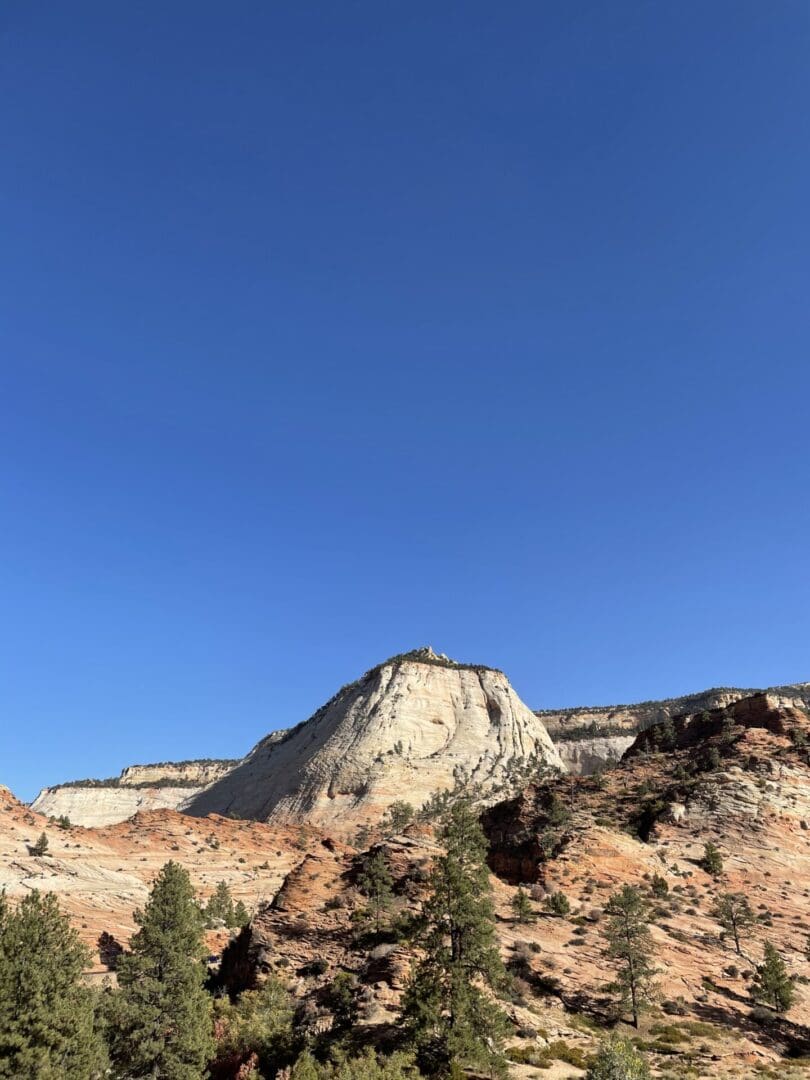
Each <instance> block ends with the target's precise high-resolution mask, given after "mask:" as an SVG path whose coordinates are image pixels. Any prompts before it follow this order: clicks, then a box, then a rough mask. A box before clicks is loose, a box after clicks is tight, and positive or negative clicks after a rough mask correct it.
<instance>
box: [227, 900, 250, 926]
mask: <svg viewBox="0 0 810 1080" xmlns="http://www.w3.org/2000/svg"><path fill="white" fill-rule="evenodd" d="M249 922H250V912H249V911H248V909H247V908H246V907H245V905H244V902H243V901H242V900H237V901H236V903H235V904H234V905H233V922H232V923H231V924H230V925H231V926H237V927H239V928H240V929H241V928H242V927H243V926H247V924H248V923H249Z"/></svg>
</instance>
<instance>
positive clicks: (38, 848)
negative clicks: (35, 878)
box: [29, 833, 48, 856]
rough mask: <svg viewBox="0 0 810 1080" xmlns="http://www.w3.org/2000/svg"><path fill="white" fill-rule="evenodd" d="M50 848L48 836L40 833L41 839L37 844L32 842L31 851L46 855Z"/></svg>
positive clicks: (33, 853) (34, 853)
mask: <svg viewBox="0 0 810 1080" xmlns="http://www.w3.org/2000/svg"><path fill="white" fill-rule="evenodd" d="M47 850H48V837H47V836H46V835H45V833H40V834H39V839H38V840H37V842H36V843H35V844H32V845H31V847H30V848H29V851H30V852H31V854H32V855H38V856H39V855H44V854H45V853H46V851H47Z"/></svg>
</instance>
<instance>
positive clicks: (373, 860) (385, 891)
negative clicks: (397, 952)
mask: <svg viewBox="0 0 810 1080" xmlns="http://www.w3.org/2000/svg"><path fill="white" fill-rule="evenodd" d="M393 883H394V882H393V878H392V877H391V871H390V870H389V869H388V863H387V862H386V861H385V855H384V854H383V852H382V849H379V848H378V849H377V851H375V852H374V853H373V854H372V855H371V856H370V857H369V858H368V859H367V860H366V864H365V866H364V867H363V872H362V873H361V874H360V877H359V878H358V880H357V884H358V886H359V888H360V892H362V893H363V895H364V896H366V897H368V905H367V907H366V910H365V916H366V918H367V919H368V920H369V921H370V922H371V924H372V925H373V927H374V932H375V933H376V934H379V932H380V930H381V929H382V925H383V921H384V919H385V918H386V916H387V915H388V913H389V912H390V910H391V904H392V902H393V897H394V893H393Z"/></svg>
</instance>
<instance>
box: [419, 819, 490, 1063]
mask: <svg viewBox="0 0 810 1080" xmlns="http://www.w3.org/2000/svg"><path fill="white" fill-rule="evenodd" d="M440 838H441V840H442V841H443V843H444V846H445V849H446V850H445V854H443V855H442V856H440V857H439V858H438V859H437V860H436V862H435V864H434V867H433V870H432V872H431V875H430V896H429V898H428V900H427V901H426V903H425V906H424V909H423V919H424V932H423V934H422V937H421V941H420V944H421V945H422V948H423V950H424V955H423V958H422V959H421V960H420V961H418V962H417V963H415V964H414V967H413V969H412V972H411V975H410V978H409V980H408V983H407V986H406V988H405V993H404V995H403V1002H402V1016H403V1020H404V1023H405V1026H406V1028H407V1030H408V1031H409V1032H410V1034H411V1036H412V1038H413V1042H414V1044H415V1046H416V1049H417V1054H418V1058H419V1063H420V1066H421V1067H422V1068H423V1070H424V1071H426V1072H429V1073H433V1074H443V1075H446V1074H447V1073H448V1071H449V1070H450V1068H451V1065H452V1064H453V1063H455V1065H459V1066H462V1067H464V1066H468V1067H471V1068H476V1067H477V1068H482V1067H483V1068H488V1069H489V1070H490V1072H494V1071H502V1069H503V1055H502V1053H501V1040H502V1036H503V1034H504V1031H505V1027H506V1025H505V1019H504V1016H503V1013H502V1012H501V1010H500V1008H499V1007H498V1006H497V1005H496V1004H495V1002H493V1001H492V999H491V997H490V996H489V995H488V994H487V993H486V992H485V989H484V987H488V988H497V987H498V986H500V985H501V984H502V983H503V980H504V969H503V966H502V964H501V960H500V956H499V954H498V947H497V944H496V940H495V923H494V909H493V904H492V895H491V887H490V882H489V872H488V870H487V864H486V852H487V846H486V840H485V838H484V834H483V831H482V829H481V826H480V824H479V823H478V819H477V818H476V816H475V814H474V813H473V811H472V808H471V806H470V804H469V802H468V801H467V800H461V801H459V802H457V803H456V804H455V805H454V806H453V807H452V808H451V809H450V811H449V814H448V818H447V821H446V824H445V826H444V828H443V829H442V831H441V833H440Z"/></svg>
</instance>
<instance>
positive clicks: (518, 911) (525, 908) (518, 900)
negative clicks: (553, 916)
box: [512, 889, 537, 923]
mask: <svg viewBox="0 0 810 1080" xmlns="http://www.w3.org/2000/svg"><path fill="white" fill-rule="evenodd" d="M512 911H513V912H514V915H515V922H519V923H530V922H534V921H535V919H536V918H537V916H536V915H535V912H534V908H533V907H532V902H531V900H530V899H529V894H528V893H527V892H526V891H525V890H524V889H518V891H517V892H516V893H515V895H514V896H513V897H512Z"/></svg>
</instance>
